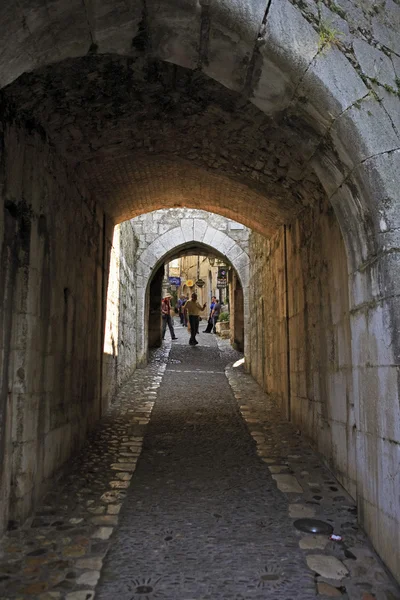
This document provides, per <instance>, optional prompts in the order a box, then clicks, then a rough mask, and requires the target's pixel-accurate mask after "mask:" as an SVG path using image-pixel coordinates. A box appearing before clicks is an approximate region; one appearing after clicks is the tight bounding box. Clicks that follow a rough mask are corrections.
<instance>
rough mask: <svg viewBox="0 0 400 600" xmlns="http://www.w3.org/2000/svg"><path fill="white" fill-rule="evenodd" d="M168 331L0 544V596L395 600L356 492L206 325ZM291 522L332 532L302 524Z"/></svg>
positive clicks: (131, 599) (88, 599)
mask: <svg viewBox="0 0 400 600" xmlns="http://www.w3.org/2000/svg"><path fill="white" fill-rule="evenodd" d="M176 330H177V335H178V336H179V339H178V341H177V342H174V344H173V346H172V349H171V342H170V341H167V342H166V344H165V346H164V347H163V348H162V349H160V350H158V351H157V352H156V353H154V355H153V359H152V361H151V363H150V364H149V366H148V367H146V368H144V369H140V370H138V371H136V373H135V374H134V376H133V377H132V378H131V380H130V381H129V382H128V384H127V385H126V386H125V387H124V389H123V390H122V391H121V392H120V394H119V396H118V398H117V401H116V403H115V404H114V405H113V407H112V409H111V410H110V412H109V414H108V415H107V416H106V417H105V418H104V419H103V420H102V422H101V423H100V424H99V427H98V428H97V429H96V431H95V432H94V433H93V435H92V436H91V439H90V440H89V442H88V444H87V446H86V448H85V449H84V451H83V452H82V454H81V455H80V456H79V457H78V458H77V459H76V460H75V461H74V462H73V464H72V465H71V466H70V469H69V471H68V473H67V474H66V475H65V476H64V478H63V479H61V480H60V481H59V482H57V483H56V484H55V487H54V490H52V491H51V492H50V493H49V494H48V495H47V497H46V498H45V500H44V501H43V503H42V505H41V506H40V507H39V508H38V510H37V512H36V514H35V515H34V517H32V518H31V519H29V520H28V521H27V523H26V524H25V525H24V527H23V528H21V529H20V530H15V531H12V532H10V533H9V534H8V535H7V536H6V538H5V539H4V540H3V543H2V551H3V552H4V553H5V554H4V557H3V559H1V560H0V598H1V599H5V598H10V599H11V598H21V599H26V598H39V599H40V600H47V599H51V598H54V599H60V600H61V599H62V598H67V599H68V600H91V599H92V598H93V597H94V590H95V589H96V598H98V599H99V600H107V599H112V598H117V597H118V598H119V600H135V599H136V598H137V599H140V598H143V599H145V600H153V599H154V600H206V599H208V600H222V599H234V600H247V599H248V600H253V599H271V600H272V599H273V600H291V599H292V600H294V599H295V598H296V600H303V599H304V600H307V599H308V598H315V597H321V599H322V598H326V597H335V596H338V597H342V598H343V599H346V598H348V599H350V600H371V599H372V598H376V599H377V600H397V599H400V591H399V589H398V587H396V585H395V584H394V582H393V581H392V580H391V578H390V576H389V575H388V574H387V572H386V571H385V569H384V567H383V566H382V564H381V563H380V561H379V559H378V558H377V557H376V555H375V554H374V552H373V550H372V548H371V546H370V544H369V543H368V540H367V539H366V538H365V536H364V535H363V533H362V531H361V530H360V529H359V528H358V526H357V522H356V508H355V506H354V503H353V501H352V500H351V499H350V498H349V496H348V495H347V494H346V493H345V492H344V490H343V489H342V488H341V486H340V485H339V484H338V483H337V481H336V480H335V479H334V478H333V477H332V475H331V473H330V472H329V471H328V470H327V469H326V468H325V467H324V466H323V464H322V462H321V461H320V459H319V458H318V457H317V455H316V454H315V453H314V452H313V451H312V450H311V448H310V447H309V446H308V445H307V444H306V443H305V442H304V440H302V438H301V436H299V435H296V432H295V430H294V429H293V427H292V426H291V425H290V424H289V423H287V422H286V421H285V420H284V419H282V418H281V417H280V415H279V414H278V413H277V411H276V408H275V407H274V405H273V403H272V402H271V400H270V399H269V398H268V397H267V396H266V395H265V394H264V393H263V392H262V391H261V390H260V388H259V386H258V385H257V384H256V383H255V381H254V380H253V379H252V378H251V377H250V376H249V375H246V374H245V373H244V372H243V367H242V366H236V367H233V366H228V365H229V364H231V363H233V362H234V361H236V360H238V359H239V358H240V355H239V354H238V353H236V352H235V351H233V350H232V349H231V348H230V347H229V344H228V342H225V341H222V340H217V338H216V337H215V336H213V335H200V337H199V341H200V344H199V346H196V347H189V346H188V345H187V341H188V336H187V333H186V331H185V330H183V329H182V328H179V327H177V328H176ZM167 335H168V334H167ZM153 405H154V407H153ZM150 414H151V419H150ZM149 419H150V420H149ZM142 445H143V448H142ZM139 455H140V460H138V462H137V465H136V461H137V459H138V456H139ZM133 472H134V476H133V479H132V482H131V485H129V484H130V479H131V477H132V473H133ZM128 486H129V487H128ZM301 517H315V518H318V519H321V520H322V521H324V522H327V523H331V524H332V526H333V528H334V532H335V533H336V534H339V535H341V536H342V537H343V541H342V542H333V541H330V539H329V536H328V535H309V534H305V533H300V532H299V531H297V530H296V529H295V527H294V526H293V523H294V521H295V520H296V519H297V518H301Z"/></svg>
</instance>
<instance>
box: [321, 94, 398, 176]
mask: <svg viewBox="0 0 400 600" xmlns="http://www.w3.org/2000/svg"><path fill="white" fill-rule="evenodd" d="M399 110H400V101H399ZM329 135H330V137H331V139H332V141H333V145H334V148H335V151H336V152H337V154H338V156H339V158H340V160H341V161H342V163H343V165H345V167H346V169H347V172H349V171H351V170H353V169H354V167H355V166H356V165H357V164H359V163H360V162H362V161H364V160H365V159H366V158H370V157H371V156H374V155H376V154H382V153H383V152H389V151H391V150H396V149H399V147H400V138H399V137H398V135H397V133H396V131H395V129H394V128H393V124H392V122H391V121H390V119H389V117H388V115H387V113H386V112H385V110H384V108H383V107H382V106H381V104H380V103H379V102H378V101H377V100H376V99H375V98H374V97H372V96H368V97H367V98H365V99H363V100H362V101H361V102H359V103H356V104H355V105H353V106H352V107H351V108H349V109H348V110H346V111H345V112H344V113H343V114H342V115H341V116H340V117H339V118H337V119H336V121H335V122H334V124H333V126H332V128H331V129H330V132H329Z"/></svg>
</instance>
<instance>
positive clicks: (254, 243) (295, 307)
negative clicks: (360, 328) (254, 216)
mask: <svg viewBox="0 0 400 600" xmlns="http://www.w3.org/2000/svg"><path fill="white" fill-rule="evenodd" d="M250 264H251V274H250V281H251V282H253V283H254V286H252V287H251V306H252V310H251V331H252V345H251V347H252V356H251V361H250V369H251V372H252V374H253V375H254V376H255V378H256V379H257V380H258V381H259V382H260V383H261V384H263V386H264V387H265V389H266V390H267V391H268V392H269V393H270V394H271V395H272V396H274V397H275V399H276V400H277V402H278V403H279V405H280V406H281V408H282V409H283V411H284V412H285V413H286V414H287V416H288V417H289V418H290V419H291V420H292V422H293V423H294V425H295V426H296V427H297V428H298V429H299V430H300V431H301V433H302V435H304V436H306V437H307V438H308V439H310V440H311V441H312V443H313V445H314V446H315V447H316V448H317V449H318V451H319V452H321V454H322V455H323V456H324V457H325V459H326V461H327V463H328V464H329V465H330V467H331V468H332V469H333V471H334V472H335V474H336V476H337V477H338V479H339V480H340V481H341V483H342V484H343V485H344V487H345V488H346V489H347V490H348V491H349V493H350V494H351V495H352V496H353V497H355V498H356V497H357V495H358V496H359V494H360V490H358V489H357V469H358V471H359V473H358V478H360V477H361V473H363V477H364V478H366V477H369V478H370V477H371V476H372V477H374V476H376V475H377V473H376V472H375V473H373V474H371V473H367V472H366V471H367V465H366V464H365V463H364V462H363V458H362V457H360V456H359V457H358V461H359V462H358V465H357V464H356V442H357V434H358V432H359V431H361V430H362V429H363V423H362V422H360V421H359V420H358V419H357V417H356V409H355V398H354V394H353V379H354V377H355V371H354V370H353V368H352V345H351V333H350V331H351V330H350V325H351V322H350V309H349V275H348V271H347V257H346V252H345V247H344V243H343V239H342V235H341V232H340V229H339V225H338V223H337V220H336V218H335V216H334V213H333V210H332V208H331V207H330V206H329V204H328V203H327V202H325V203H321V204H320V205H319V206H317V207H314V208H313V209H309V210H308V211H305V212H304V213H303V214H302V217H301V218H300V219H298V220H296V221H295V222H294V223H293V224H292V225H290V226H286V227H283V228H281V230H280V231H279V232H278V233H277V234H276V235H275V236H274V237H272V238H271V239H269V240H267V239H266V238H263V237H262V236H259V235H258V234H252V236H251V239H250ZM288 373H290V377H289V376H288ZM395 512H396V511H394V514H395Z"/></svg>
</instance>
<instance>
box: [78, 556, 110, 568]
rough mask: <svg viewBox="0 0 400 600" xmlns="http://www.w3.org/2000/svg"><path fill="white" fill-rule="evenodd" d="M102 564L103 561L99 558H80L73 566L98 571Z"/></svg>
mask: <svg viewBox="0 0 400 600" xmlns="http://www.w3.org/2000/svg"><path fill="white" fill-rule="evenodd" d="M102 564H103V561H102V559H101V558H82V559H80V560H77V561H76V563H75V566H76V568H77V569H89V570H91V571H100V569H101V566H102Z"/></svg>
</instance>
